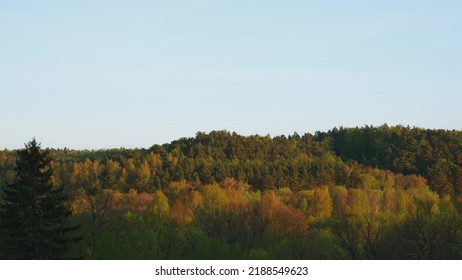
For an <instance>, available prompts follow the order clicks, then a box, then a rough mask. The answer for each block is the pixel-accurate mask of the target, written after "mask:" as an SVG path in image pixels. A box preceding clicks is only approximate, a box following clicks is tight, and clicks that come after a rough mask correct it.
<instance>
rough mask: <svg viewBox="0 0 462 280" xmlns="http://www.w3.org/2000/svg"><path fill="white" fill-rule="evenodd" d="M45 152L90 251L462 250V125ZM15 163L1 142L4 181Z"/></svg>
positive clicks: (236, 254)
mask: <svg viewBox="0 0 462 280" xmlns="http://www.w3.org/2000/svg"><path fill="white" fill-rule="evenodd" d="M50 155H52V156H53V161H50V166H51V168H52V169H53V170H54V171H55V172H54V173H53V174H52V176H51V177H50V180H49V182H50V184H51V185H52V186H53V188H56V187H57V186H63V187H64V189H65V191H66V193H68V194H70V195H71V198H72V200H71V205H72V208H73V211H74V213H75V215H74V216H73V220H75V221H78V222H80V223H82V228H81V229H80V233H81V234H82V235H83V236H84V242H82V243H81V244H80V246H79V247H78V249H77V250H76V251H79V252H85V256H86V257H87V258H95V259H124V258H129V259H342V258H347V259H395V258H398V259H401V258H404V259H433V258H434V259H442V258H446V259H448V258H449V259H460V258H462V256H461V253H460V252H461V251H462V249H461V245H460V244H461V236H462V233H461V232H460V228H461V222H460V220H461V218H460V211H461V210H462V133H461V132H459V131H444V130H424V129H419V128H409V127H403V126H396V127H388V126H387V125H383V126H380V127H372V126H365V127H362V128H358V127H356V128H340V129H337V128H334V129H333V130H332V131H329V132H326V133H323V132H316V134H315V135H311V134H309V133H306V134H304V135H298V134H294V135H291V136H287V137H286V136H276V137H270V136H259V135H254V136H248V137H244V136H240V135H238V134H236V133H230V132H227V131H213V132H210V133H202V132H199V133H197V135H196V136H195V137H192V138H181V139H178V140H176V141H173V142H171V143H169V144H164V145H162V146H161V145H154V146H152V147H151V148H149V149H135V150H127V149H113V150H100V151H73V150H67V149H65V150H51V151H50ZM15 167H16V157H15V154H14V153H13V152H10V151H0V185H3V186H8V185H11V184H12V183H13V179H14V174H15V172H14V168H15ZM3 189H5V190H7V189H8V188H7V187H5V188H3ZM4 233H5V232H2V233H1V234H4ZM0 240H1V241H3V245H2V242H0V247H1V246H5V245H6V243H4V241H6V239H5V237H4V236H0ZM2 251H3V250H2Z"/></svg>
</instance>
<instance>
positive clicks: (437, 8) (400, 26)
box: [0, 0, 462, 149]
mask: <svg viewBox="0 0 462 280" xmlns="http://www.w3.org/2000/svg"><path fill="white" fill-rule="evenodd" d="M461 15H462V1H444V0H439V1H425V0H419V1H417V0H416V1H414V0H412V1H405V0H401V1H390V0H388V1H386V0H383V1H373V0H368V1H328V0H326V1H320V0H318V1H309V0H305V1H289V0H287V1H271V0H266V1H263V0H254V1H250V0H246V1H237V0H187V1H186V0H185V1H179V0H169V1H147V0H146V1H140V0H130V1H114V0H105V1H96V0H94V1H89V0H78V1H63V0H56V1H46V0H41V1H35V0H34V1H32V0H30V1H21V0H14V1H13V0H10V1H6V0H0V106H1V107H0V128H1V134H0V135H1V136H0V148H1V149H3V148H19V147H22V145H23V143H25V142H27V141H28V140H30V139H31V138H32V137H33V136H35V137H36V138H37V139H38V140H39V141H41V142H42V143H43V145H44V146H51V147H70V148H77V149H82V148H89V149H98V148H113V147H121V146H124V147H130V148H132V147H145V148H147V147H150V146H151V145H153V144H162V143H165V142H170V141H172V140H175V139H177V138H180V137H192V136H194V135H195V133H196V132H197V131H205V132H208V131H211V130H221V129H226V130H229V131H236V132H238V133H240V134H244V135H249V134H257V133H258V134H261V135H266V134H270V135H273V136H274V135H280V134H286V135H287V134H292V133H293V132H294V131H297V132H298V133H300V134H301V133H304V132H311V133H314V132H315V131H316V130H323V131H324V130H329V129H331V128H333V127H334V126H341V125H343V126H347V127H349V126H357V125H358V126H362V125H364V124H373V125H380V124H383V123H388V124H389V125H395V124H404V125H411V126H414V125H415V126H420V127H425V128H444V129H462V112H461V111H460V109H461V105H462V54H461V52H462V16H461Z"/></svg>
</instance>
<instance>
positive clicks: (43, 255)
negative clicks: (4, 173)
mask: <svg viewBox="0 0 462 280" xmlns="http://www.w3.org/2000/svg"><path fill="white" fill-rule="evenodd" d="M15 171H16V176H15V180H14V182H13V183H12V184H9V185H7V186H6V187H4V189H3V202H2V203H1V205H0V217H1V219H0V225H1V230H2V231H3V234H2V235H3V236H4V241H5V242H4V244H5V248H4V250H3V251H4V252H3V258H7V259H64V258H69V254H68V253H69V249H70V247H71V245H72V244H73V243H75V242H77V241H78V239H76V238H73V237H71V236H72V234H73V232H74V231H75V230H76V229H77V227H69V226H68V225H67V219H68V217H69V216H70V214H71V211H70V209H69V207H68V202H67V199H66V196H65V194H64V192H63V188H55V187H53V186H52V182H51V176H52V173H53V170H52V168H51V157H50V152H49V150H48V149H47V150H42V149H41V148H40V144H39V143H37V141H36V140H35V139H33V140H32V141H30V142H29V143H27V144H26V145H25V149H22V150H18V151H17V161H16V169H15Z"/></svg>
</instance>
